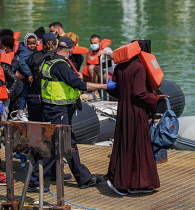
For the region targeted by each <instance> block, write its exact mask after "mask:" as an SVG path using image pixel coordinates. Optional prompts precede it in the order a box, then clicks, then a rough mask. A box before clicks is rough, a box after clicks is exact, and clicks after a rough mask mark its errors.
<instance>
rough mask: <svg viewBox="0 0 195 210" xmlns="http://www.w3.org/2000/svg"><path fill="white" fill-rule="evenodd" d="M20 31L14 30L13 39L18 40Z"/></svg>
mask: <svg viewBox="0 0 195 210" xmlns="http://www.w3.org/2000/svg"><path fill="white" fill-rule="evenodd" d="M20 35H21V33H20V32H14V35H13V38H14V39H15V40H18V39H19V38H20Z"/></svg>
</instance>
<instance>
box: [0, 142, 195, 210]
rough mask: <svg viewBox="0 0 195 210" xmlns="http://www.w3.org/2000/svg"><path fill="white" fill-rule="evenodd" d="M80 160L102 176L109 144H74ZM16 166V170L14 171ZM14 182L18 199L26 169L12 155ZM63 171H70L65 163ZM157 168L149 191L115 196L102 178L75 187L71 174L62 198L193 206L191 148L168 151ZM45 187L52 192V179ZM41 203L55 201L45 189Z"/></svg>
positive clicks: (102, 205)
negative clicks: (88, 185)
mask: <svg viewBox="0 0 195 210" xmlns="http://www.w3.org/2000/svg"><path fill="white" fill-rule="evenodd" d="M78 146H79V151H80V156H81V162H82V163H84V164H85V165H86V166H87V167H88V168H89V170H90V171H91V173H92V174H93V175H94V176H99V177H102V178H103V175H104V174H105V173H106V172H107V168H108V163H109V157H108V155H109V154H111V151H112V147H110V146H92V145H78ZM0 151H1V154H0V158H1V159H2V171H5V162H4V155H5V154H4V149H1V150H0ZM18 170H19V171H18ZM14 171H15V175H14V179H15V182H14V186H15V200H16V201H19V200H20V197H21V194H22V188H23V183H24V180H25V176H26V173H25V172H24V171H22V170H21V167H20V164H19V162H18V160H15V159H14ZM65 172H66V173H70V171H69V168H68V166H67V165H65ZM158 172H159V176H160V180H161V187H160V188H159V189H158V190H157V191H155V192H154V193H152V194H147V195H143V194H140V195H138V194H137V195H127V196H119V195H117V194H116V193H115V192H113V191H112V190H111V189H110V188H108V187H107V185H106V182H105V181H104V180H103V179H102V182H101V183H99V184H98V185H97V186H96V187H91V188H87V189H79V188H78V187H77V183H76V182H75V180H74V178H73V179H71V180H68V181H64V189H65V200H67V201H69V202H72V203H74V204H77V205H79V206H83V207H87V208H91V209H101V210H113V209H117V210H118V209H124V210H126V209H133V210H134V209H135V210H143V209H144V210H155V209H159V210H161V209H175V210H176V209H185V210H186V209H195V187H194V186H195V176H194V174H195V152H192V151H178V150H177V151H176V150H169V151H168V161H167V162H166V163H162V164H158ZM45 187H49V189H50V191H51V192H52V193H53V194H55V195H56V185H55V182H53V181H50V179H49V178H46V179H45ZM38 199H39V194H37V193H27V197H26V200H25V202H26V203H28V204H30V205H34V202H35V201H38ZM0 201H1V202H2V201H6V187H5V186H0ZM44 201H45V206H53V205H54V204H56V198H55V197H53V196H52V195H50V194H49V193H45V194H44ZM68 205H70V206H71V207H72V209H83V208H81V207H79V206H74V205H71V204H68Z"/></svg>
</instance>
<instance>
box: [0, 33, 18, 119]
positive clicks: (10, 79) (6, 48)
mask: <svg viewBox="0 0 195 210" xmlns="http://www.w3.org/2000/svg"><path fill="white" fill-rule="evenodd" d="M13 46H14V38H13V37H11V36H9V35H5V36H1V37H0V52H1V53H4V59H3V60H2V59H1V61H0V62H1V66H2V68H3V70H4V73H5V81H6V87H7V89H8V93H9V98H8V100H4V101H3V106H4V110H3V114H2V116H1V120H2V121H6V120H7V119H8V115H9V104H10V100H11V99H12V98H13V97H14V94H15V91H16V89H17V78H16V77H15V75H14V72H13V71H12V65H11V63H12V56H9V53H11V52H13ZM6 55H7V56H6ZM0 57H1V56H0Z"/></svg>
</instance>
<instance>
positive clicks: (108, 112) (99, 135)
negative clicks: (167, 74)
mask: <svg viewBox="0 0 195 210" xmlns="http://www.w3.org/2000/svg"><path fill="white" fill-rule="evenodd" d="M110 93H111V92H110ZM157 94H165V95H169V96H170V104H171V107H172V109H173V111H174V112H175V114H176V115H177V117H180V115H181V114H182V112H183V110H184V106H185V97H184V94H183V91H182V90H181V88H180V87H179V86H178V85H177V84H176V83H174V82H172V81H168V80H163V81H162V83H161V87H160V88H159V89H158V90H157ZM117 103H118V102H117V98H116V94H115V93H113V94H112V93H111V97H110V98H109V100H101V101H94V100H92V101H83V102H82V106H83V109H82V111H78V110H77V111H76V112H75V113H74V116H73V120H72V128H73V131H74V134H75V136H76V139H77V143H80V144H97V143H98V144H103V145H105V144H108V145H110V144H112V143H113V141H112V140H113V138H114V131H115V125H116V115H117ZM165 110H166V103H165V102H160V103H159V104H158V106H157V112H158V113H164V111H165ZM110 140H111V141H110Z"/></svg>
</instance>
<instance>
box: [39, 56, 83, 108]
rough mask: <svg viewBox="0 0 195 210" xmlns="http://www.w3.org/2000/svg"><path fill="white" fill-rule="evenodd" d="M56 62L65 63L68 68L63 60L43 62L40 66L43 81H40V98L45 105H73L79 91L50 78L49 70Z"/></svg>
mask: <svg viewBox="0 0 195 210" xmlns="http://www.w3.org/2000/svg"><path fill="white" fill-rule="evenodd" d="M57 62H65V63H67V65H68V66H69V67H71V66H70V64H69V63H68V62H67V61H65V60H63V59H55V60H50V61H45V62H44V63H43V64H42V66H41V70H42V74H43V79H42V80H41V96H42V100H43V101H44V102H46V103H50V104H56V105H68V104H74V103H75V102H76V100H77V99H78V98H79V96H80V94H81V91H79V90H78V89H74V88H72V87H70V86H69V85H67V84H66V83H65V82H63V81H59V80H58V79H57V78H54V77H52V76H51V74H50V72H51V68H52V66H53V65H54V64H56V63H57Z"/></svg>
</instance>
